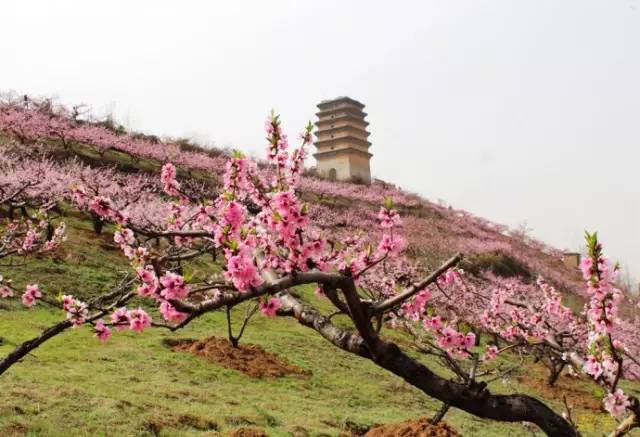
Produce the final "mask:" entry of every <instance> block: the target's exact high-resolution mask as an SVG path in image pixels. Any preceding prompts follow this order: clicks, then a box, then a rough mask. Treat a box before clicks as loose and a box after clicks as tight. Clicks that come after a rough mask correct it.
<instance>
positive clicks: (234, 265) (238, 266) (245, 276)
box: [225, 250, 263, 291]
mask: <svg viewBox="0 0 640 437" xmlns="http://www.w3.org/2000/svg"><path fill="white" fill-rule="evenodd" d="M225 275H226V276H227V278H229V279H230V280H231V281H232V282H233V285H234V286H235V287H236V288H237V289H238V290H239V291H247V290H249V289H250V288H251V287H256V286H258V285H260V284H261V283H262V282H263V281H262V278H261V277H260V275H259V274H258V269H257V268H256V266H255V265H254V263H253V259H252V257H251V255H250V253H249V251H248V250H241V251H239V252H238V254H236V255H231V256H229V258H227V272H226V273H225Z"/></svg>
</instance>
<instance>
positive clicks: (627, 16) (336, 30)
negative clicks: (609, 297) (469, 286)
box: [0, 0, 640, 276]
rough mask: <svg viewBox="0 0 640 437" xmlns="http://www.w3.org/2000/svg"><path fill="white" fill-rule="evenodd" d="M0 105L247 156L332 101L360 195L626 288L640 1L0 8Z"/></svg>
mask: <svg viewBox="0 0 640 437" xmlns="http://www.w3.org/2000/svg"><path fill="white" fill-rule="evenodd" d="M0 89H2V90H5V91H6V90H15V91H17V92H20V93H30V94H37V95H43V94H44V95H54V96H57V97H59V99H60V100H61V101H62V102H65V103H78V102H84V103H87V104H89V105H91V106H92V107H93V108H94V109H95V110H96V111H97V112H103V111H108V110H112V111H114V113H115V115H116V117H117V118H118V119H119V120H121V121H123V122H124V123H125V124H126V125H128V126H130V127H132V128H134V129H137V130H142V131H148V132H153V133H157V134H165V135H176V136H177V135H191V136H195V137H198V138H204V139H207V140H209V141H211V142H215V143H216V144H217V145H219V146H233V147H235V148H238V149H241V150H244V151H247V152H250V153H253V154H255V155H261V154H262V150H263V143H264V142H263V140H262V138H263V135H262V126H263V120H264V118H265V116H266V114H267V113H268V111H269V110H270V109H271V108H276V109H277V110H278V111H279V112H280V113H281V114H282V116H283V118H284V122H285V128H286V129H288V130H289V131H290V133H291V134H292V136H293V134H296V133H297V132H298V131H299V130H300V129H301V128H302V126H303V125H304V123H305V121H307V120H309V119H313V117H314V113H315V110H316V108H315V105H316V104H317V103H318V102H319V101H320V100H322V99H327V98H332V97H335V96H339V95H348V96H350V97H353V98H356V99H358V100H360V101H362V102H363V103H364V104H365V105H366V106H367V108H366V110H367V112H368V113H369V121H370V123H371V126H370V130H371V132H372V135H371V141H372V143H373V147H372V148H371V152H372V153H373V154H374V157H373V160H372V171H373V174H374V176H376V177H379V178H382V179H384V180H387V181H391V182H394V183H396V184H398V185H400V186H401V187H403V188H406V189H408V190H411V191H415V192H418V193H420V194H422V195H424V196H426V197H428V198H430V199H433V200H437V199H444V200H445V201H446V202H447V203H449V204H452V205H453V206H454V207H457V208H464V209H467V210H469V211H472V212H473V213H476V214H478V215H481V216H484V217H487V218H489V219H491V220H494V221H497V222H500V223H505V224H508V225H511V226H518V225H520V224H522V223H523V222H525V221H526V222H527V224H528V226H529V227H530V228H531V229H532V232H533V235H535V236H536V237H538V238H541V239H542V240H545V241H547V242H549V243H551V244H554V245H556V246H558V247H560V248H570V249H578V248H580V245H581V241H582V240H581V235H582V232H583V230H584V229H591V230H596V229H597V230H598V231H600V234H601V239H602V240H603V241H604V243H605V244H606V246H607V249H608V251H609V252H610V254H611V255H612V256H613V257H615V258H617V259H619V260H620V261H622V263H623V264H625V265H627V266H628V267H629V268H630V269H631V271H633V273H634V274H635V275H636V276H640V199H639V196H640V174H639V172H638V169H639V168H640V0H600V1H587V0H574V1H568V0H567V1H562V0H549V1H543V0H532V1H511V0H504V1H489V0H487V1H483V0H470V1H451V0H442V1H411V2H410V1H394V2H390V1H370V0H369V1H344V0H343V1H337V0H322V1H310V0H309V1H276V0H271V1H252V2H249V1H246V2H245V1H225V2H216V1H207V2H205V1H180V2H178V1H173V2H163V1H158V0H156V1H114V0H111V1H108V2H107V1H89V0H86V1H83V2H79V1H55V2H54V1H45V0H43V1H25V0H21V1H19V2H18V1H14V2H3V4H2V8H1V12H0ZM311 163H312V162H310V164H311Z"/></svg>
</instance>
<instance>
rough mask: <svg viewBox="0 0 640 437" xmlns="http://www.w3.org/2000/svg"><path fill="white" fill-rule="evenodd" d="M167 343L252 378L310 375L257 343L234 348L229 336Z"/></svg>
mask: <svg viewBox="0 0 640 437" xmlns="http://www.w3.org/2000/svg"><path fill="white" fill-rule="evenodd" d="M166 343H167V344H168V345H169V346H171V349H172V350H174V351H180V352H190V353H192V354H194V355H197V356H199V357H203V358H205V359H207V360H209V361H212V362H214V363H216V364H219V365H221V366H224V367H227V368H229V369H234V370H238V371H240V372H243V373H245V374H246V375H248V376H250V377H252V378H280V377H283V376H286V375H297V376H302V377H309V376H310V375H311V372H309V371H308V370H304V369H301V368H300V367H297V366H294V365H293V364H291V363H289V362H288V361H287V360H285V359H284V358H280V357H279V356H277V355H275V354H272V353H271V352H267V351H266V350H264V349H263V348H262V347H260V346H258V345H256V344H244V345H242V344H241V345H240V347H237V348H234V347H233V346H232V345H231V343H229V341H228V340H227V339H225V338H219V337H209V338H205V339H204V340H169V341H167V342H166Z"/></svg>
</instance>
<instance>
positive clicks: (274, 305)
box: [260, 297, 282, 317]
mask: <svg viewBox="0 0 640 437" xmlns="http://www.w3.org/2000/svg"><path fill="white" fill-rule="evenodd" d="M281 306H282V303H281V302H280V299H278V298H277V297H272V298H270V299H269V300H268V301H267V302H263V301H261V302H260V311H262V314H264V315H265V316H267V317H273V316H275V315H276V312H277V311H278V308H280V307H281Z"/></svg>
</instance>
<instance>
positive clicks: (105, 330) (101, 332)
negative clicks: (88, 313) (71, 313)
mask: <svg viewBox="0 0 640 437" xmlns="http://www.w3.org/2000/svg"><path fill="white" fill-rule="evenodd" d="M94 332H95V336H96V337H97V338H98V339H99V340H100V341H107V340H109V339H110V338H111V329H109V327H108V326H107V325H105V324H104V321H102V319H100V320H98V321H97V322H96V326H95V328H94Z"/></svg>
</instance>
